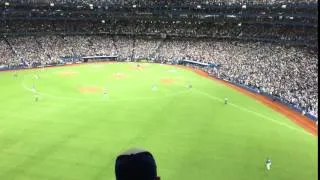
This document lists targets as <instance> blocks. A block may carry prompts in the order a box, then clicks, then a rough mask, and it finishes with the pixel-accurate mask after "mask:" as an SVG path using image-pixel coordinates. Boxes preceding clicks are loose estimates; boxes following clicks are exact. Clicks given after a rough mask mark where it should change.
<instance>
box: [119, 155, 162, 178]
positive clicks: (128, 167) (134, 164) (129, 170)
mask: <svg viewBox="0 0 320 180" xmlns="http://www.w3.org/2000/svg"><path fill="white" fill-rule="evenodd" d="M115 173H116V180H160V178H159V177H158V176H157V166H156V162H155V160H154V158H153V156H152V154H151V153H150V152H148V151H146V150H143V149H130V150H128V151H125V152H124V153H122V154H120V155H119V156H118V157H117V159H116V164H115Z"/></svg>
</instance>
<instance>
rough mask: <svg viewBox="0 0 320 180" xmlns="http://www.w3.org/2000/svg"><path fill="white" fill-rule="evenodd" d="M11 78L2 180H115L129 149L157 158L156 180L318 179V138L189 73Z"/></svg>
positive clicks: (4, 91)
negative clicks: (121, 156)
mask: <svg viewBox="0 0 320 180" xmlns="http://www.w3.org/2000/svg"><path fill="white" fill-rule="evenodd" d="M13 75H14V72H0V84H1V85H0V180H111V179H115V178H114V162H115V158H116V156H117V154H118V153H120V152H122V151H124V150H126V149H128V148H131V147H142V148H145V149H147V150H150V151H151V152H152V153H153V154H154V156H155V158H156V161H157V165H158V171H159V175H160V176H161V177H162V179H163V180H216V179H217V180H265V179H268V180H316V179H317V178H318V177H317V151H318V149H317V137H315V136H312V135H311V134H309V133H308V132H306V131H305V130H303V129H302V128H301V127H299V126H297V125H296V124H294V123H293V122H292V121H290V120H289V119H287V118H286V117H285V116H283V115H281V114H279V113H277V112H275V111H273V110H272V109H270V108H268V107H266V106H264V105H263V104H261V103H260V102H258V101H256V100H254V99H251V98H249V97H248V96H245V95H243V94H241V93H239V92H237V91H236V90H234V89H230V88H228V87H226V86H224V85H222V84H219V83H216V82H214V81H212V80H209V79H206V78H204V77H202V76H199V75H197V74H195V73H194V72H191V71H187V70H184V69H180V68H176V67H173V66H167V65H159V64H141V67H140V68H138V67H137V66H136V64H134V63H123V64H88V65H80V66H71V67H59V68H47V69H43V70H40V69H38V70H30V71H18V77H14V76H13ZM36 76H39V78H38V79H37V78H36ZM189 84H191V85H192V86H193V87H192V88H191V89H189V88H188V85H189ZM33 87H34V88H35V92H33V91H34V90H33ZM152 87H155V88H152ZM104 92H107V95H104ZM35 93H37V94H38V96H39V101H38V102H35V100H34V99H35ZM225 97H227V98H228V99H229V104H228V105H225V104H224V103H223V99H224V98H225ZM266 157H270V158H271V159H272V162H273V164H272V169H271V171H270V172H269V173H266V172H265V168H264V161H265V158H266Z"/></svg>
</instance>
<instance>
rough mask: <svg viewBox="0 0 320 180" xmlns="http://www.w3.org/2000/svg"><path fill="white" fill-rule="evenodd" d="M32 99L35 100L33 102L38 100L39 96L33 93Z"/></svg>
mask: <svg viewBox="0 0 320 180" xmlns="http://www.w3.org/2000/svg"><path fill="white" fill-rule="evenodd" d="M34 101H35V102H38V101H39V96H38V94H35V95H34Z"/></svg>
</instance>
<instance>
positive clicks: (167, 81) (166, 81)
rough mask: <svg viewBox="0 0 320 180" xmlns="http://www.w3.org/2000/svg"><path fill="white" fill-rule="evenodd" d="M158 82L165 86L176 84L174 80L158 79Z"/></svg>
mask: <svg viewBox="0 0 320 180" xmlns="http://www.w3.org/2000/svg"><path fill="white" fill-rule="evenodd" d="M160 81H161V83H162V84H165V85H171V84H173V83H175V82H176V80H175V79H173V78H162V79H160Z"/></svg>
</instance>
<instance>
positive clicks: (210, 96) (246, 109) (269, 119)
mask: <svg viewBox="0 0 320 180" xmlns="http://www.w3.org/2000/svg"><path fill="white" fill-rule="evenodd" d="M195 91H196V92H198V93H201V94H203V95H205V96H207V97H209V98H211V99H213V100H216V101H219V102H221V103H223V102H224V101H223V100H222V99H220V98H218V97H215V96H212V95H210V94H208V93H205V92H202V91H198V90H195ZM228 105H231V106H233V107H235V108H237V109H240V110H242V111H246V112H249V113H252V114H255V115H256V116H259V117H261V118H264V119H266V120H268V121H270V122H273V123H276V124H278V125H281V126H285V127H287V128H289V129H291V130H295V131H299V132H301V133H303V134H307V135H311V134H310V133H307V132H306V131H304V130H302V129H298V128H295V127H293V126H290V125H288V124H286V123H282V122H279V121H276V120H274V119H272V118H270V117H268V116H266V115H263V114H261V113H258V112H255V111H252V110H250V109H248V108H244V107H241V106H238V105H236V104H233V103H229V102H228Z"/></svg>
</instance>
